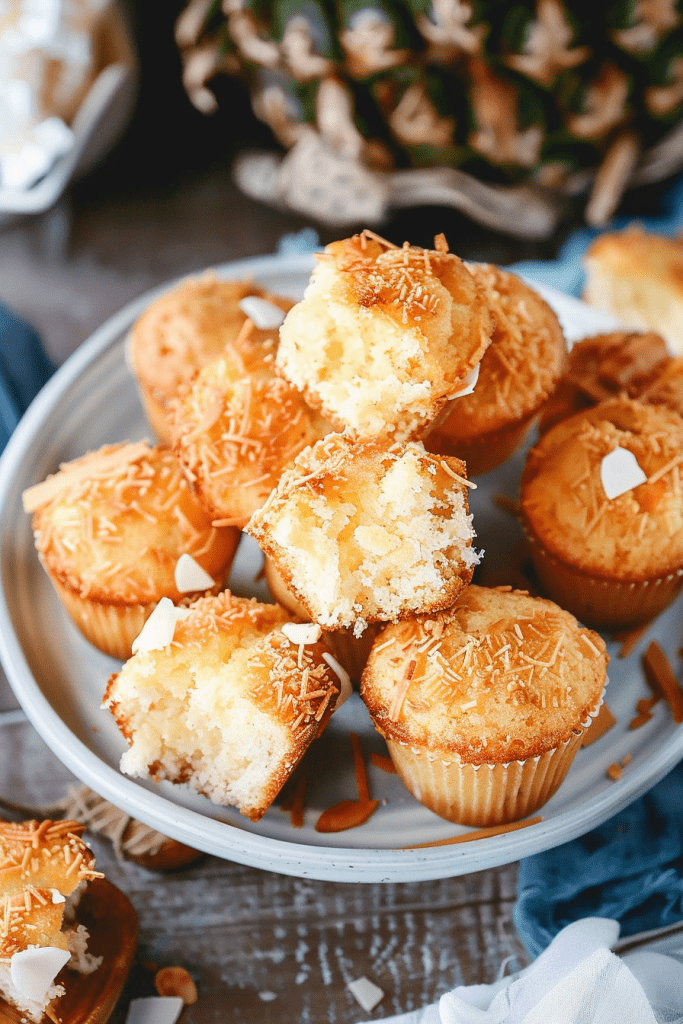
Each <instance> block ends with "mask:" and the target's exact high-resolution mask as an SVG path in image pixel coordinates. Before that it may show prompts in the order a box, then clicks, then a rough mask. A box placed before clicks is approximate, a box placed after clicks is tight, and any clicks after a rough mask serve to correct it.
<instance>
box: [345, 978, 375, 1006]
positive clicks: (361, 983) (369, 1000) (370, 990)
mask: <svg viewBox="0 0 683 1024" xmlns="http://www.w3.org/2000/svg"><path fill="white" fill-rule="evenodd" d="M346 987H347V988H348V990H349V991H350V993H351V995H352V996H353V997H354V999H356V1000H357V1002H359V1003H360V1005H361V1006H362V1007H363V1009H364V1010H365V1012H366V1013H370V1011H371V1010H374V1008H375V1007H376V1006H377V1004H378V1003H379V1002H381V1001H382V999H384V992H383V991H382V989H381V988H380V987H379V985H375V983H374V982H373V981H370V979H369V978H365V977H363V978H356V980H355V981H349V982H348V984H347V986H346Z"/></svg>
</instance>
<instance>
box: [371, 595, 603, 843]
mask: <svg viewBox="0 0 683 1024" xmlns="http://www.w3.org/2000/svg"><path fill="white" fill-rule="evenodd" d="M607 660H608V659H607V654H606V651H605V644H604V642H603V641H602V639H601V638H600V636H598V635H597V634H596V633H593V632H592V631H590V630H587V629H583V628H581V627H580V626H579V625H578V623H577V622H576V620H575V619H574V617H573V616H572V615H570V614H569V613H568V612H566V611H563V610H562V609H561V608H558V607H557V605H555V604H553V603H552V602H551V601H546V600H544V599H541V598H534V597H530V596H529V595H528V594H527V593H526V592H524V591H514V590H511V589H510V588H507V587H500V588H497V589H492V590H488V589H486V588H483V587H478V586H470V587H468V588H467V589H466V590H464V591H463V592H462V594H460V596H459V597H458V599H457V600H456V602H455V603H454V605H453V606H452V608H450V609H447V610H445V611H443V612H440V613H438V614H436V615H428V616H419V617H416V618H415V619H412V620H407V621H406V622H401V623H398V624H395V625H389V626H386V627H385V628H384V629H383V630H382V632H381V633H380V635H379V636H378V638H377V640H376V642H375V645H374V647H373V649H372V651H371V653H370V658H369V660H368V664H367V666H366V668H365V671H364V672H363V679H362V683H361V697H362V699H363V701H364V702H365V704H366V706H367V708H368V711H369V713H370V716H371V718H372V721H373V723H374V725H375V728H376V729H377V730H378V731H379V732H380V733H381V734H382V735H383V736H384V738H385V739H386V742H387V746H388V748H389V753H390V754H391V758H392V760H393V762H394V766H395V767H396V771H397V772H398V774H399V775H400V777H401V779H402V780H403V782H404V783H405V785H406V787H407V788H408V789H409V790H410V792H411V793H412V794H413V796H414V797H415V798H416V799H417V800H419V801H420V802H421V803H423V804H424V805H425V806H426V807H429V808H430V810H432V811H434V812H435V813H436V814H438V815H440V816H441V817H443V818H447V819H448V820H449V821H455V822H458V823H459V824H462V825H477V826H489V825H500V824H504V823H507V822H511V821H516V820H518V819H520V818H523V817H525V816H526V815H527V814H531V813H533V812H534V811H535V810H537V809H538V808H539V807H541V806H542V805H543V804H544V803H545V802H546V801H547V800H549V799H550V797H551V796H552V795H553V793H554V792H555V791H556V790H557V788H558V786H559V785H560V783H561V782H562V780H563V779H564V778H565V776H566V774H567V771H568V770H569V767H570V765H571V763H572V760H573V758H574V755H575V754H576V752H577V750H578V748H579V746H580V744H581V738H582V736H583V733H584V730H585V729H587V728H588V726H589V725H590V722H591V721H592V718H593V717H594V716H595V715H597V713H598V708H599V706H600V703H601V700H602V693H603V689H604V686H605V683H606V666H607Z"/></svg>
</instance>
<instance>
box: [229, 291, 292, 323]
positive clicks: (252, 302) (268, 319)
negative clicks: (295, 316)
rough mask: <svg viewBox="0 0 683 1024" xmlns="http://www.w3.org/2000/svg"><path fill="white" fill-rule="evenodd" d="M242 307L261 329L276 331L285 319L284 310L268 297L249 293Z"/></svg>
mask: <svg viewBox="0 0 683 1024" xmlns="http://www.w3.org/2000/svg"><path fill="white" fill-rule="evenodd" d="M239 305H240V309H241V310H242V312H243V313H244V315H245V316H248V317H249V319H250V320H251V321H252V322H253V324H254V326H255V327H258V329H259V331H274V330H275V329H276V328H278V327H280V325H281V324H282V323H283V321H284V319H285V314H284V311H283V310H281V309H280V307H279V306H276V305H275V304H274V303H273V302H268V300H267V299H261V298H259V296H258V295H247V297H246V298H244V299H242V300H241V302H240V304H239Z"/></svg>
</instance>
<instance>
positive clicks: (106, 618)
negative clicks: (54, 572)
mask: <svg viewBox="0 0 683 1024" xmlns="http://www.w3.org/2000/svg"><path fill="white" fill-rule="evenodd" d="M50 579H51V580H52V584H53V586H54V588H55V590H56V591H57V595H58V597H59V599H60V600H61V602H62V604H63V605H64V608H65V609H66V611H67V612H68V614H69V616H70V618H71V620H72V622H73V623H74V625H76V626H77V627H78V629H80V631H81V633H82V634H83V636H84V637H85V638H86V640H89V641H90V643H91V644H92V645H93V646H94V647H97V648H98V650H100V651H102V652H103V653H104V654H108V655H109V657H110V658H118V659H119V660H120V661H126V660H127V659H128V658H130V656H131V648H132V645H133V641H134V640H135V638H136V637H137V636H138V634H139V633H140V630H141V629H142V627H143V626H144V624H145V622H146V621H147V619H148V618H149V616H150V615H151V613H152V611H153V610H154V607H155V606H156V603H157V602H156V601H152V602H151V603H150V604H108V603H106V602H102V601H93V600H91V599H90V598H87V597H81V595H80V594H78V593H77V592H76V591H75V590H71V589H69V587H65V586H64V584H63V583H61V582H60V581H59V580H57V579H55V578H54V577H53V576H50Z"/></svg>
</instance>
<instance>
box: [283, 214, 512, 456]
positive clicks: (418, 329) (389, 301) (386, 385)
mask: <svg viewBox="0 0 683 1024" xmlns="http://www.w3.org/2000/svg"><path fill="white" fill-rule="evenodd" d="M436 245H437V248H436V249H434V250H429V249H419V248H416V247H414V246H410V245H409V244H408V243H406V244H405V245H404V246H403V248H398V247H397V246H394V245H392V244H391V243H389V242H384V241H383V240H381V239H378V237H377V236H376V235H374V234H373V233H372V232H367V231H364V232H363V233H362V234H360V235H354V236H353V237H352V238H347V239H344V240H343V241H340V242H334V243H333V244H332V245H328V246H327V248H326V250H325V252H324V253H323V254H318V255H317V257H316V258H317V264H316V267H315V269H314V271H313V274H312V277H311V281H310V284H309V285H308V288H307V289H306V292H305V295H304V298H303V300H302V301H301V302H299V303H297V304H296V305H295V306H294V307H293V309H292V310H291V311H290V312H289V313H288V314H287V317H286V319H285V322H284V323H283V325H282V327H281V328H280V346H279V348H278V353H277V359H276V362H277V368H278V371H279V372H280V373H281V374H282V375H283V376H284V377H285V378H286V379H287V380H289V381H290V382H291V383H292V384H293V385H294V386H295V387H297V388H298V389H299V390H300V391H302V392H303V394H304V396H305V398H306V400H307V402H308V403H309V404H310V405H311V406H313V407H314V408H317V409H319V410H320V411H321V412H322V414H323V416H325V418H326V419H328V420H329V421H330V422H331V423H332V424H333V425H334V426H335V428H336V429H338V430H345V429H346V430H348V431H349V432H350V433H351V434H353V436H354V437H358V438H371V437H372V438H374V437H376V438H380V437H381V438H384V439H388V440H389V441H406V440H410V439H412V438H418V437H421V436H422V435H423V434H424V433H426V431H427V430H428V429H429V427H430V425H431V424H432V422H433V420H434V419H435V417H436V416H437V414H438V413H439V412H440V411H441V409H442V408H443V406H444V405H445V404H446V402H447V401H448V400H449V399H450V398H452V397H453V396H454V395H455V394H457V393H458V392H459V391H461V390H462V389H463V386H464V384H465V380H466V378H467V377H468V375H469V374H470V373H471V371H472V370H473V369H474V368H475V366H476V365H477V364H478V363H479V361H480V359H481V357H482V355H483V354H484V351H485V350H486V348H487V346H488V344H489V342H490V334H491V326H492V324H491V317H490V314H489V310H488V306H487V304H486V300H485V297H484V295H483V292H482V289H481V288H480V286H479V284H478V283H477V282H476V281H475V280H474V278H473V277H472V275H471V274H470V273H469V271H468V270H467V269H466V267H465V266H464V264H463V263H462V261H461V260H460V259H458V257H457V256H455V255H453V254H452V253H450V252H448V246H447V245H446V242H445V239H443V236H440V237H439V238H438V239H437V241H436Z"/></svg>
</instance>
